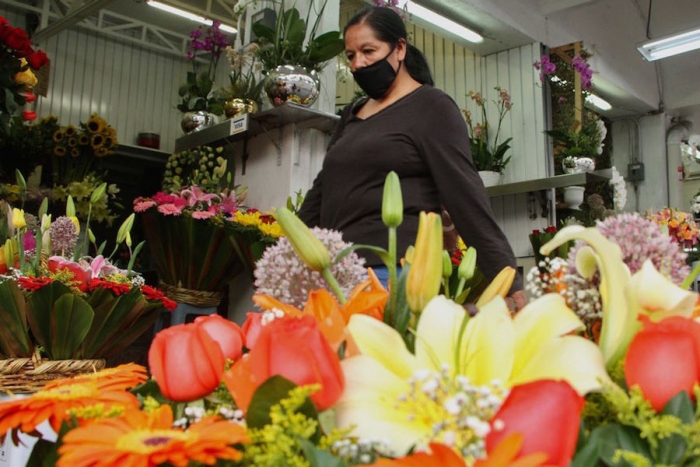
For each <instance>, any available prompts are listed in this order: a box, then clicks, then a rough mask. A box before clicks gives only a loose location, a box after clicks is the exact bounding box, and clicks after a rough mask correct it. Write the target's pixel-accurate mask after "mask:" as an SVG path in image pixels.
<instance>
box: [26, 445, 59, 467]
mask: <svg viewBox="0 0 700 467" xmlns="http://www.w3.org/2000/svg"><path fill="white" fill-rule="evenodd" d="M56 462H58V445H57V444H56V443H54V442H51V441H47V440H45V439H40V440H39V441H37V442H36V444H34V447H33V448H32V453H31V455H30V456H29V459H28V460H27V464H26V467H52V466H54V465H56Z"/></svg>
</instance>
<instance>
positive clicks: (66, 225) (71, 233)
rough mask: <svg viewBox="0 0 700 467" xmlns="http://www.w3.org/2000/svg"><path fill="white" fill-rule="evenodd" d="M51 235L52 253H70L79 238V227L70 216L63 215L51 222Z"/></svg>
mask: <svg viewBox="0 0 700 467" xmlns="http://www.w3.org/2000/svg"><path fill="white" fill-rule="evenodd" d="M49 236H50V238H51V253H52V254H57V255H69V254H70V253H71V252H72V251H73V247H74V246H75V242H76V241H77V240H78V228H77V227H76V226H75V224H74V223H73V221H72V220H71V219H70V218H68V217H66V216H61V217H59V218H57V219H56V220H55V221H53V222H52V223H51V227H50V228H49Z"/></svg>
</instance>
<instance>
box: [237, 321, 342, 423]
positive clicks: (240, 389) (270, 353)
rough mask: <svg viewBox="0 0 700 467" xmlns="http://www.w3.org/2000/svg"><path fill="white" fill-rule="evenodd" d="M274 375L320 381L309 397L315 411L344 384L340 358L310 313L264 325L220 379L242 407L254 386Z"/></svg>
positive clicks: (304, 381) (332, 400)
mask: <svg viewBox="0 0 700 467" xmlns="http://www.w3.org/2000/svg"><path fill="white" fill-rule="evenodd" d="M274 375H280V376H283V377H284V378H287V379H289V380H290V381H292V382H294V383H295V384H297V385H299V386H302V385H308V384H320V385H321V389H320V390H319V391H318V392H316V393H314V394H313V395H312V396H311V399H312V400H313V402H314V403H315V404H316V407H318V409H319V410H326V409H327V408H329V407H331V406H332V405H333V404H334V403H335V402H336V401H337V400H338V398H340V395H341V394H342V392H343V389H344V387H345V378H344V376H343V371H342V369H341V368H340V359H339V358H338V355H337V354H336V353H335V352H334V351H333V349H332V348H331V346H330V344H328V341H327V340H326V339H325V338H324V337H323V334H322V333H321V331H320V330H319V327H318V323H317V322H316V320H315V319H313V318H312V317H311V316H302V317H301V318H291V317H287V316H285V317H282V318H278V319H275V320H273V321H272V322H271V323H270V324H268V325H266V326H264V327H263V328H262V330H261V331H260V335H259V336H258V339H257V342H256V343H255V346H254V347H253V348H252V349H251V350H250V352H249V353H248V354H247V355H246V356H244V357H243V358H242V359H240V360H239V361H238V362H236V363H235V364H234V365H233V367H232V368H231V369H230V370H229V371H228V372H227V374H226V376H225V378H224V382H225V383H226V385H227V387H228V388H229V390H230V391H231V394H232V395H233V397H234V399H235V400H236V404H237V405H238V406H239V407H240V408H241V409H243V410H246V409H247V408H248V404H249V403H250V397H251V396H252V394H253V392H254V391H255V389H256V388H257V387H258V386H260V385H261V384H262V383H263V382H265V380H267V379H268V378H270V377H271V376H274Z"/></svg>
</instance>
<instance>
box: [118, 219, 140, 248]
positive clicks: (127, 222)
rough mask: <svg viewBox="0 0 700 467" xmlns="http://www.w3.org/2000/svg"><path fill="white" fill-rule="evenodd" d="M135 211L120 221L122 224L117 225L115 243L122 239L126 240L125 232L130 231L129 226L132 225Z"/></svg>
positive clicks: (120, 241) (119, 242)
mask: <svg viewBox="0 0 700 467" xmlns="http://www.w3.org/2000/svg"><path fill="white" fill-rule="evenodd" d="M135 215H136V214H135V213H133V212H132V213H131V215H129V217H127V218H126V219H125V220H124V222H122V225H121V226H120V227H119V231H118V232H117V244H121V243H122V242H123V241H124V240H126V234H127V232H131V228H132V227H133V226H134V216H135Z"/></svg>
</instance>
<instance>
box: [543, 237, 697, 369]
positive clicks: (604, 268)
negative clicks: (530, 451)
mask: <svg viewBox="0 0 700 467" xmlns="http://www.w3.org/2000/svg"><path fill="white" fill-rule="evenodd" d="M570 240H583V241H585V242H586V243H587V244H588V245H587V246H585V247H583V248H581V249H580V250H579V252H578V253H577V255H576V269H577V270H578V272H579V273H580V274H581V275H582V276H583V277H586V278H590V277H591V276H592V275H593V274H594V273H595V272H596V271H600V296H601V299H602V304H603V323H602V327H601V332H600V339H599V341H598V345H599V347H600V350H601V352H602V353H603V357H604V358H605V364H606V365H607V366H608V367H609V368H611V367H613V366H614V365H615V364H616V363H617V362H618V361H619V360H620V359H621V358H622V357H624V355H625V353H626V352H627V348H628V347H629V344H630V342H631V341H632V338H633V337H634V335H635V334H636V333H637V331H638V330H639V327H640V325H639V322H638V321H637V316H638V314H639V313H645V314H649V315H650V316H652V319H654V320H658V319H661V318H662V317H665V316H670V315H681V316H686V317H688V316H691V315H692V312H693V305H694V303H695V301H696V300H697V296H698V295H697V294H696V293H694V292H689V291H687V290H683V289H681V288H680V287H678V286H676V285H674V284H673V283H671V282H670V281H669V280H668V279H666V278H665V277H663V276H662V275H661V274H659V273H658V272H657V271H656V270H655V269H654V266H653V265H652V264H651V262H650V261H647V263H648V264H645V265H644V267H643V268H642V269H641V270H639V271H637V273H636V274H635V275H634V276H632V277H630V273H629V269H628V268H627V266H626V265H625V263H624V261H623V260H622V251H621V250H620V247H619V246H618V245H617V244H616V243H614V242H612V241H610V240H608V239H607V238H605V236H604V235H603V234H602V233H600V231H598V229H596V228H595V227H589V228H584V227H581V226H569V227H565V228H563V229H561V230H560V231H559V232H557V234H556V235H555V236H554V238H553V239H552V240H551V241H549V242H548V243H546V244H545V245H543V246H542V248H540V252H541V253H542V254H544V255H548V254H549V253H550V252H552V251H553V250H554V249H555V248H557V247H558V246H560V245H563V244H564V243H566V242H568V241H570Z"/></svg>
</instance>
